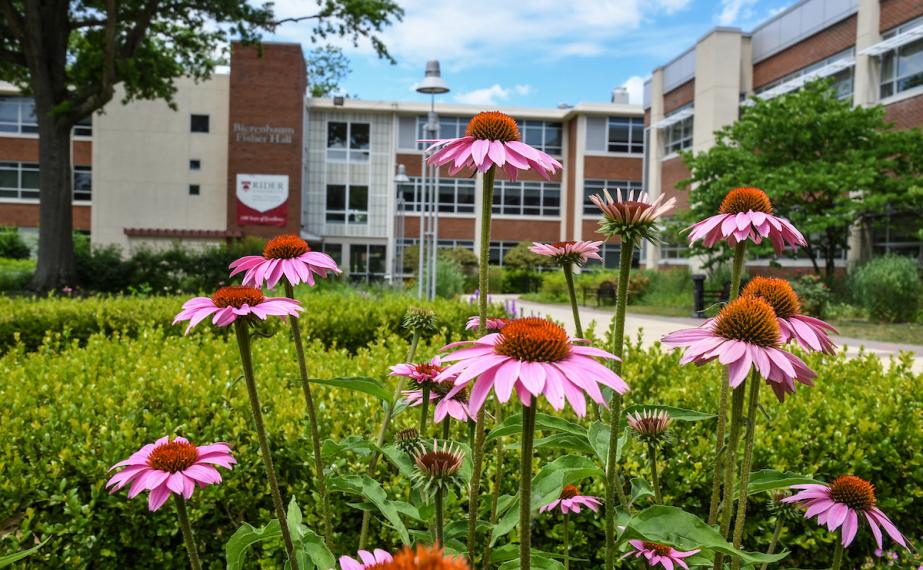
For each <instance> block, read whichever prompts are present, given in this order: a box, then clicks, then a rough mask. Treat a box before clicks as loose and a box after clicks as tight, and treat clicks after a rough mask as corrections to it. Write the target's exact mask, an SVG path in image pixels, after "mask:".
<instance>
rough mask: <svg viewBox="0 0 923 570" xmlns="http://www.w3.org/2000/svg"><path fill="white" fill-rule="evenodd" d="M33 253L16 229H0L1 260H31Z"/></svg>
mask: <svg viewBox="0 0 923 570" xmlns="http://www.w3.org/2000/svg"><path fill="white" fill-rule="evenodd" d="M31 253H32V252H31V251H30V250H29V246H28V245H26V242H24V241H23V240H22V236H20V235H19V231H18V230H17V229H16V228H10V227H0V258H6V259H29V256H30V255H31Z"/></svg>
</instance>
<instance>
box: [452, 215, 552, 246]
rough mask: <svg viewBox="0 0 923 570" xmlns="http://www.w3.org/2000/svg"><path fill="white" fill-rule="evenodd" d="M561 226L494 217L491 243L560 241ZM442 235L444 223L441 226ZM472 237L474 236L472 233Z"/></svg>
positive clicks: (540, 221)
mask: <svg viewBox="0 0 923 570" xmlns="http://www.w3.org/2000/svg"><path fill="white" fill-rule="evenodd" d="M560 232H561V225H560V223H559V222H557V221H542V220H509V219H507V220H505V219H498V218H496V217H494V219H493V223H491V226H490V239H491V241H558V236H559V235H560ZM439 233H440V234H442V223H441V222H440V225H439ZM471 235H474V233H473V232H472V234H471Z"/></svg>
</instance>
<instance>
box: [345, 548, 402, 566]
mask: <svg viewBox="0 0 923 570" xmlns="http://www.w3.org/2000/svg"><path fill="white" fill-rule="evenodd" d="M357 556H359V560H356V559H355V558H352V557H351V556H340V570H365V569H366V568H374V567H375V566H376V565H379V564H384V563H385V562H391V560H392V557H391V554H390V553H388V552H386V551H384V550H382V549H380V548H376V549H375V550H374V551H372V552H369V551H368V550H360V551H359V553H358V554H357ZM360 560H361V562H360Z"/></svg>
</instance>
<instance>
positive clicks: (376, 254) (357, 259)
mask: <svg viewBox="0 0 923 570" xmlns="http://www.w3.org/2000/svg"><path fill="white" fill-rule="evenodd" d="M386 255H387V247H386V246H383V245H370V244H357V243H354V244H351V245H350V246H349V278H350V279H351V280H353V281H364V282H368V281H380V280H382V279H384V277H385V257H386Z"/></svg>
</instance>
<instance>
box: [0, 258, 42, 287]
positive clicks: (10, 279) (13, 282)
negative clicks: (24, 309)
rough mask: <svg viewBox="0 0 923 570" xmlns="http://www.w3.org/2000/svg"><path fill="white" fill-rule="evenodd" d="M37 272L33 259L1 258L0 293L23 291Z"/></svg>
mask: <svg viewBox="0 0 923 570" xmlns="http://www.w3.org/2000/svg"><path fill="white" fill-rule="evenodd" d="M34 272H35V262H34V261H32V260H31V259H7V258H0V291H23V290H25V288H26V287H27V286H28V285H29V280H31V279H32V273H34Z"/></svg>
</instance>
